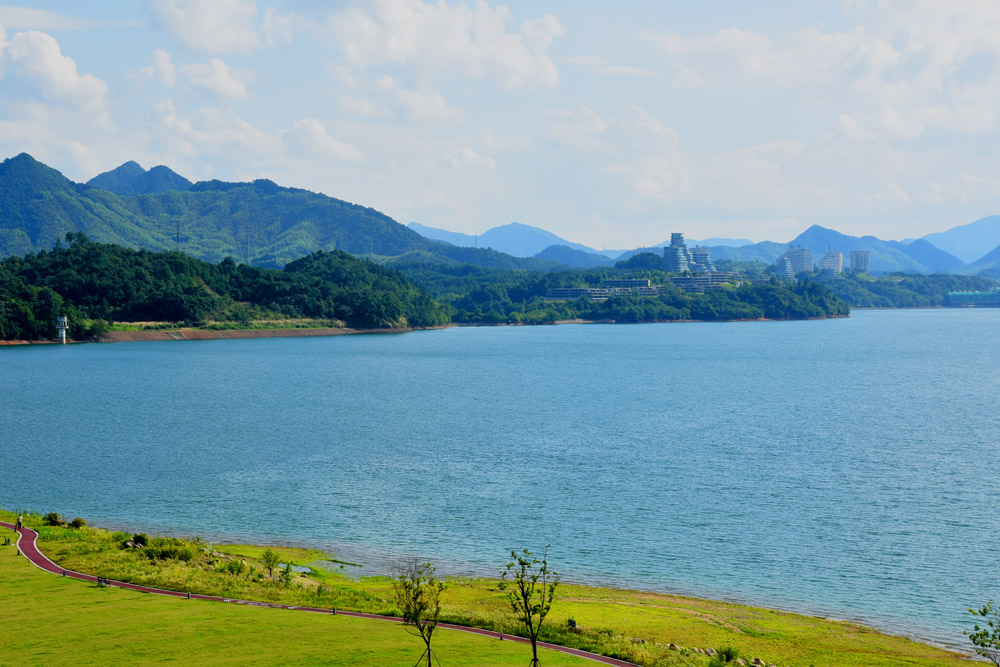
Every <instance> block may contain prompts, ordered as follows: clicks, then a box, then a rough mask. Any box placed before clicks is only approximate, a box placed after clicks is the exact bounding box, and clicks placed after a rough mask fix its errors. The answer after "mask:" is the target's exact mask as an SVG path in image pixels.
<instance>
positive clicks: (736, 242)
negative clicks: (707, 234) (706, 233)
mask: <svg viewBox="0 0 1000 667" xmlns="http://www.w3.org/2000/svg"><path fill="white" fill-rule="evenodd" d="M688 245H703V246H705V247H708V248H711V247H712V246H726V247H729V248H741V247H743V246H747V245H753V241H751V240H750V239H726V238H716V237H714V236H713V237H711V238H707V239H702V240H700V241H690V242H689V243H688Z"/></svg>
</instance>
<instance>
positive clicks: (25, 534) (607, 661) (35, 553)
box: [0, 521, 637, 667]
mask: <svg viewBox="0 0 1000 667" xmlns="http://www.w3.org/2000/svg"><path fill="white" fill-rule="evenodd" d="M0 526H3V527H5V528H10V529H12V530H13V529H14V526H13V525H12V524H9V523H6V522H3V521H0ZM37 540H38V533H37V532H35V531H34V530H32V529H31V528H21V529H20V531H18V538H17V547H18V549H20V551H21V553H22V554H24V555H25V557H26V558H27V559H28V560H29V561H30V562H31V563H32V564H34V565H36V566H37V567H39V568H40V569H42V570H45V571H46V572H51V573H52V574H58V575H61V576H64V577H71V578H73V579H80V580H82V581H89V582H92V583H96V582H97V577H95V576H92V575H89V574H83V573H82V572H74V571H73V570H65V569H63V568H61V567H59V566H58V565H56V564H55V563H53V562H52V561H51V560H49V558H48V557H47V556H46V555H45V554H43V553H42V552H41V551H39V549H38V544H37ZM110 583H111V585H113V586H115V587H117V588H127V589H129V590H132V591H139V592H140V593H156V594H157V595H169V596H171V597H175V598H189V599H191V600H209V601H211V602H230V603H233V604H242V605H248V606H251V607H271V608H272V609H293V610H295V611H310V612H313V613H316V614H336V615H338V616H353V617H355V618H370V619H374V620H377V621H389V622H392V623H400V622H401V619H398V618H396V617H394V616H380V615H378V614H365V613H362V612H359V611H341V610H333V609H322V608H319V607H295V606H291V605H284V604H275V603H273V602H253V601H250V600H237V599H235V598H222V597H216V596H214V595H198V594H197V593H182V592H180V591H168V590H164V589H162V588H152V587H150V586H139V585H137V584H130V583H127V582H124V581H113V580H112V581H111V582H110ZM438 627H439V628H447V629H449V630H457V631H459V632H468V633H470V634H473V635H482V636H483V637H496V638H499V637H500V633H498V632H493V631H492V630H482V629H480V628H470V627H466V626H464V625H452V624H451V623H439V624H438ZM504 640H505V641H513V642H519V643H522V644H528V643H530V642H529V641H528V640H527V639H525V638H524V637H515V636H512V635H504ZM538 645H539V646H540V647H543V648H547V649H550V650H552V651H558V652H559V653H566V654H568V655H574V656H577V657H579V658H585V659H587V660H593V661H594V662H599V663H601V664H604V665H614V666H615V667H637V665H635V664H634V663H631V662H625V661H624V660H618V659H617V658H609V657H607V656H603V655H598V654H596V653H589V652H587V651H581V650H579V649H575V648H569V647H567V646H559V645H557V644H547V643H545V642H538Z"/></svg>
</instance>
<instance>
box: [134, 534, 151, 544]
mask: <svg viewBox="0 0 1000 667" xmlns="http://www.w3.org/2000/svg"><path fill="white" fill-rule="evenodd" d="M132 544H138V545H139V546H140V547H144V546H146V545H147V544H149V536H148V535H146V533H136V534H135V535H133V536H132Z"/></svg>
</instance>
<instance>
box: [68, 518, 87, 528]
mask: <svg viewBox="0 0 1000 667" xmlns="http://www.w3.org/2000/svg"><path fill="white" fill-rule="evenodd" d="M69 525H70V527H71V528H83V527H84V526H86V525H87V522H86V520H84V519H81V518H80V517H76V518H75V519H73V520H72V521H70V522H69Z"/></svg>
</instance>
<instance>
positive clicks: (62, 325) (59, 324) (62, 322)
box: [56, 315, 69, 345]
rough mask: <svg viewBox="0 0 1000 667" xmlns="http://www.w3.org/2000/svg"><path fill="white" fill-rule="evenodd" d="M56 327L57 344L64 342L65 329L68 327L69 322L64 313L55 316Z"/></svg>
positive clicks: (63, 343)
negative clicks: (57, 333) (57, 334)
mask: <svg viewBox="0 0 1000 667" xmlns="http://www.w3.org/2000/svg"><path fill="white" fill-rule="evenodd" d="M56 329H57V330H58V331H59V344H60V345H65V344H66V331H67V330H68V329H69V322H68V321H67V320H66V316H65V315H60V316H59V317H57V318H56Z"/></svg>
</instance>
